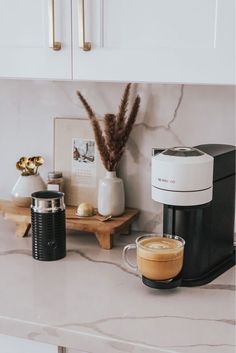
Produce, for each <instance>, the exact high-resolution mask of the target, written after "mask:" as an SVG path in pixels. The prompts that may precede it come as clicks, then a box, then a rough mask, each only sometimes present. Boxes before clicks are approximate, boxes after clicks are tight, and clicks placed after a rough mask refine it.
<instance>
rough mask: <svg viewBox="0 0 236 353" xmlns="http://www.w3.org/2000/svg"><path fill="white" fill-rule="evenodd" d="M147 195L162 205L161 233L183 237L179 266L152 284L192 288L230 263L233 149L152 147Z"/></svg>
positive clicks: (204, 281)
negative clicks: (167, 278)
mask: <svg viewBox="0 0 236 353" xmlns="http://www.w3.org/2000/svg"><path fill="white" fill-rule="evenodd" d="M152 198H153V200H155V201H158V202H161V203H163V204H164V223H163V233H164V234H165V233H167V234H176V235H179V236H181V237H182V238H184V239H185V242H186V244H185V251H184V264H183V270H182V272H181V274H180V275H178V277H177V278H175V279H173V280H171V281H168V282H167V283H161V282H158V281H151V280H148V279H143V282H144V283H145V284H146V285H148V286H150V287H153V288H173V287H177V286H198V285H203V284H206V283H209V282H211V281H212V280H213V279H214V278H216V277H218V276H219V275H220V274H222V273H223V272H225V271H226V270H228V269H229V268H230V267H232V266H233V265H234V264H235V250H234V244H233V242H234V215H235V147H234V146H229V145H218V144H209V145H199V146H196V147H194V148H189V147H175V148H170V149H166V150H159V149H153V157H152Z"/></svg>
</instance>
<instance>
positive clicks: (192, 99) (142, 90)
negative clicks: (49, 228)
mask: <svg viewBox="0 0 236 353" xmlns="http://www.w3.org/2000/svg"><path fill="white" fill-rule="evenodd" d="M124 86H125V84H121V83H94V82H59V81H30V80H29V81H24V80H0V123H1V129H0V165H1V177H0V180H1V183H0V198H10V191H11V188H12V186H13V184H14V183H15V181H16V179H17V177H18V173H17V171H16V170H15V162H16V160H17V159H18V158H19V157H20V156H22V155H34V154H42V155H43V156H44V157H45V159H46V163H45V165H44V166H43V168H42V169H41V171H42V175H43V177H44V178H46V175H47V171H48V170H49V169H50V170H51V169H52V166H53V119H54V117H73V118H76V117H78V118H85V117H86V115H85V112H84V110H83V108H82V106H81V104H80V102H79V100H78V98H77V96H76V90H78V89H79V90H81V92H82V93H83V94H84V95H85V96H86V97H87V99H88V101H89V102H90V103H91V105H92V107H93V108H94V110H95V111H96V113H97V114H98V116H103V115H104V114H105V113H108V112H116V111H117V107H118V105H119V103H120V98H121V95H122V93H123V88H124ZM137 92H138V93H139V94H140V96H141V100H142V101H141V109H140V112H139V115H138V119H137V123H136V125H135V126H134V129H133V131H132V133H131V136H130V139H129V142H128V144H127V150H126V153H125V155H124V157H123V159H122V161H121V164H120V168H119V175H120V176H121V177H122V178H123V179H124V182H125V190H126V200H127V201H126V204H127V205H128V206H132V207H137V208H139V209H140V210H141V216H140V218H139V222H138V223H137V224H136V227H137V228H138V229H139V230H145V231H152V232H153V231H161V224H162V205H160V204H158V203H156V202H154V201H152V199H151V185H150V173H151V169H150V168H151V150H152V148H153V147H170V146H178V145H187V146H194V145H197V144H202V143H226V144H235V143H236V141H235V140H236V137H235V100H236V96H235V87H232V86H199V85H161V84H144V83H143V84H134V86H133V94H132V95H134V94H135V93H137Z"/></svg>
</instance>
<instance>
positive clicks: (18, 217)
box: [0, 200, 139, 249]
mask: <svg viewBox="0 0 236 353" xmlns="http://www.w3.org/2000/svg"><path fill="white" fill-rule="evenodd" d="M0 213H2V215H3V217H4V219H6V220H11V221H13V222H15V224H16V236H18V237H24V236H26V235H27V234H28V232H29V230H30V227H31V215H30V209H29V208H25V207H17V206H14V204H13V203H12V202H11V201H6V200H0ZM75 213H76V207H73V206H67V207H66V228H67V229H75V230H78V231H83V232H90V233H94V234H95V236H96V238H97V240H98V242H99V245H100V246H101V248H102V249H111V248H112V238H113V235H114V234H117V233H120V232H121V231H128V233H130V230H131V224H132V223H133V222H134V220H135V219H136V218H137V216H138V214H139V211H138V210H136V209H133V208H127V209H126V210H125V213H124V214H123V215H122V216H120V217H112V218H111V219H109V220H108V221H106V222H102V221H101V220H99V219H98V217H97V216H96V215H95V216H92V217H84V218H78V217H77V216H76V214H75Z"/></svg>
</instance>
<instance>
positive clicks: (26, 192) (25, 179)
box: [11, 174, 46, 207]
mask: <svg viewBox="0 0 236 353" xmlns="http://www.w3.org/2000/svg"><path fill="white" fill-rule="evenodd" d="M43 190H46V184H45V182H44V181H43V179H42V178H41V176H40V174H36V175H20V176H19V178H18V179H17V182H16V184H15V185H14V187H13V189H12V191H11V197H12V201H13V202H14V204H15V205H16V206H21V207H29V206H30V205H31V194H32V193H33V192H36V191H43Z"/></svg>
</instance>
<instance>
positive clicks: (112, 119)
mask: <svg viewBox="0 0 236 353" xmlns="http://www.w3.org/2000/svg"><path fill="white" fill-rule="evenodd" d="M130 89H131V83H128V84H127V86H126V87H125V90H124V93H123V96H122V99H121V103H120V106H119V110H118V113H117V114H116V115H114V114H106V115H105V117H104V131H102V129H101V126H100V124H99V121H98V119H97V117H96V115H95V113H94V112H93V110H92V108H91V107H90V105H89V103H88V102H87V100H86V99H85V98H84V96H83V95H82V94H81V93H80V92H79V91H77V95H78V97H79V98H80V100H81V102H82V104H83V106H84V108H85V110H86V111H87V113H88V116H89V119H90V121H91V124H92V127H93V131H94V135H95V140H96V144H97V147H98V150H99V153H100V156H101V159H102V162H103V164H104V166H105V168H106V169H107V170H108V171H115V170H116V169H117V166H118V163H119V161H120V159H121V157H122V155H123V153H124V151H125V145H126V143H127V141H128V138H129V135H130V133H131V130H132V127H133V125H134V123H135V121H136V117H137V114H138V110H139V106H140V101H141V99H140V97H139V96H137V97H136V98H135V100H134V103H133V105H132V108H131V110H130V113H129V114H128V115H127V111H128V103H129V96H130Z"/></svg>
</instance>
